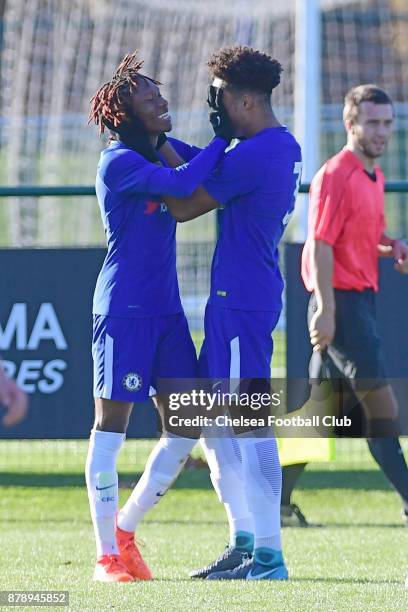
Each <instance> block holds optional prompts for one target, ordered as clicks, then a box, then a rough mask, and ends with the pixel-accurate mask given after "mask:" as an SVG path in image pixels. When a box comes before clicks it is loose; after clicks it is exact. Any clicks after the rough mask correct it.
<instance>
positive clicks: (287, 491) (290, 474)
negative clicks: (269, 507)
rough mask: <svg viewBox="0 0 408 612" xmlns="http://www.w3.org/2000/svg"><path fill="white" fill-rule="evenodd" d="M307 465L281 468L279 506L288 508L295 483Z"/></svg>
mask: <svg viewBox="0 0 408 612" xmlns="http://www.w3.org/2000/svg"><path fill="white" fill-rule="evenodd" d="M306 466H307V463H294V464H293V465H285V466H283V468H282V498H281V506H289V505H290V498H291V496H292V492H293V489H294V488H295V486H296V483H297V481H298V480H299V478H300V476H301V475H302V473H303V470H304V469H305V467H306Z"/></svg>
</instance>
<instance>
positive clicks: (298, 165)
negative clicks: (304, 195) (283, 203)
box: [283, 161, 302, 226]
mask: <svg viewBox="0 0 408 612" xmlns="http://www.w3.org/2000/svg"><path fill="white" fill-rule="evenodd" d="M293 174H295V175H296V183H295V189H294V192H293V208H294V206H295V202H296V198H297V194H298V191H299V187H300V179H301V177H302V162H300V161H298V162H295V164H294V166H293ZM293 208H292V210H289V211H288V212H287V213H286V215H285V217H284V219H283V225H284V226H285V225H287V224H288V222H289V219H290V217H291V215H292V213H293Z"/></svg>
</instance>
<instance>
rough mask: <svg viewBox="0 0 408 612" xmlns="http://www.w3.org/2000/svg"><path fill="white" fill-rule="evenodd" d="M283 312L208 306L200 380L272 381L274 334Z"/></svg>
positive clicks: (200, 360) (200, 361)
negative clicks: (244, 379)
mask: <svg viewBox="0 0 408 612" xmlns="http://www.w3.org/2000/svg"><path fill="white" fill-rule="evenodd" d="M279 315H280V312H271V311H254V310H252V311H248V310H234V309H231V308H220V307H219V306H212V305H210V304H207V307H206V310H205V320H204V331H205V338H204V342H203V345H202V347H201V352H200V357H199V375H200V378H208V379H211V380H214V379H219V378H222V379H241V378H248V379H250V378H259V379H268V380H269V379H270V376H271V359H272V353H273V340H272V332H273V330H274V329H275V327H276V324H277V322H278V319H279Z"/></svg>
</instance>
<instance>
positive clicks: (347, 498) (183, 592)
mask: <svg viewBox="0 0 408 612" xmlns="http://www.w3.org/2000/svg"><path fill="white" fill-rule="evenodd" d="M152 445H153V442H152V441H131V440H128V441H127V443H126V444H125V447H124V449H123V452H122V454H121V457H120V463H119V471H120V478H121V482H122V487H124V488H121V491H120V498H121V502H123V501H124V500H125V499H126V498H127V496H128V495H129V493H130V487H131V486H132V483H134V482H136V480H137V478H138V477H139V475H140V473H141V471H142V469H143V466H144V462H145V460H146V457H147V455H148V453H149V450H150V449H151V448H152ZM337 446H338V451H337V461H336V462H334V463H330V464H315V465H311V466H310V467H309V468H308V470H307V471H306V472H305V474H304V475H303V476H302V479H301V481H300V485H299V488H298V489H297V490H296V492H295V495H294V501H296V502H298V503H299V505H300V506H301V507H302V510H304V512H305V514H306V516H307V517H308V519H309V520H311V521H312V523H313V524H314V525H315V526H314V527H312V528H310V529H285V530H284V531H283V541H284V550H285V556H286V559H287V564H288V567H289V571H290V576H291V580H290V581H289V582H288V583H267V582H261V583H255V584H254V583H249V584H247V583H245V582H234V583H212V582H211V583H210V582H206V581H199V582H194V581H191V580H190V579H189V578H188V571H189V570H190V569H192V568H196V567H199V566H201V565H202V564H205V563H207V562H209V561H211V560H213V558H214V557H215V556H216V555H217V554H218V553H219V552H220V551H221V549H222V547H223V546H224V544H225V543H226V540H227V531H228V530H227V526H226V521H225V517H224V510H223V508H222V506H221V505H220V504H219V503H218V501H217V499H216V496H215V494H214V492H213V490H212V487H211V484H210V479H209V475H208V471H207V470H206V469H196V470H190V471H184V472H183V473H182V474H181V476H180V477H179V479H178V481H177V482H176V484H175V486H173V488H172V489H171V490H170V491H169V493H168V494H167V495H166V496H165V498H164V499H163V500H162V501H161V503H160V504H158V505H157V506H156V507H155V508H154V509H153V510H152V512H151V513H150V514H149V515H148V517H147V518H146V520H145V521H144V523H143V525H142V526H141V528H140V532H139V534H138V535H139V536H140V537H141V538H142V539H143V540H144V541H145V542H146V545H145V546H144V547H143V555H144V556H145V558H146V560H147V561H148V562H149V564H150V566H151V568H152V570H153V572H154V575H155V578H156V580H154V581H152V582H146V583H132V584H119V585H104V584H97V583H94V582H92V581H91V574H92V570H93V564H94V542H93V532H92V527H91V522H90V518H89V513H88V502H87V495H86V490H85V486H84V477H83V464H84V461H85V456H86V449H87V443H86V442H85V441H45V442H41V441H31V442H27V441H9V442H6V441H3V442H1V443H0V458H1V466H2V467H1V473H0V479H1V483H2V489H1V490H2V494H1V499H0V517H1V524H2V530H1V555H0V565H1V571H0V582H1V590H20V589H30V590H32V589H40V590H41V589H42V590H59V589H61V590H68V591H69V593H70V610H113V609H114V610H120V611H122V610H146V611H148V610H223V611H229V610H234V611H235V610H273V611H279V612H280V611H282V612H283V611H285V612H286V611H292V610H294V611H295V610H296V611H297V612H298V611H300V612H303V611H307V610H336V611H337V610H358V609H360V610H381V611H383V610H406V609H408V591H407V590H406V589H404V579H405V575H406V573H407V572H408V556H407V550H408V547H407V537H408V530H407V529H406V528H404V527H403V526H402V522H401V517H400V505H399V501H398V498H397V496H396V494H395V493H394V492H393V491H391V489H390V487H389V485H388V484H387V482H386V480H385V479H384V477H383V476H382V474H381V473H380V472H379V471H378V470H377V469H376V467H375V465H374V464H373V462H372V461H371V459H370V458H369V454H368V452H366V451H365V443H364V441H361V440H355V441H349V440H340V441H339V442H338V445H337ZM197 452H199V451H197ZM2 609H7V608H2ZM10 609H14V610H15V609H16V608H10ZM27 609H28V608H27ZM59 609H60V608H59Z"/></svg>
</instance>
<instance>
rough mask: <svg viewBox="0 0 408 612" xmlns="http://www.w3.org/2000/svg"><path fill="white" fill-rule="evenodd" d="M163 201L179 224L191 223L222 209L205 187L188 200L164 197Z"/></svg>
mask: <svg viewBox="0 0 408 612" xmlns="http://www.w3.org/2000/svg"><path fill="white" fill-rule="evenodd" d="M163 199H164V201H165V203H166V205H167V207H168V209H169V211H170V212H171V214H172V215H173V217H174V218H175V219H176V221H178V222H179V223H184V222H185V221H191V220H192V219H196V218H197V217H201V215H205V213H208V212H210V211H211V210H214V209H215V208H219V207H220V204H219V202H217V201H216V200H214V198H213V197H212V196H210V194H209V193H208V191H206V190H205V189H204V187H198V188H197V189H196V190H195V192H194V193H193V194H192V195H191V196H190V197H188V198H174V197H171V196H164V198H163Z"/></svg>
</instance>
